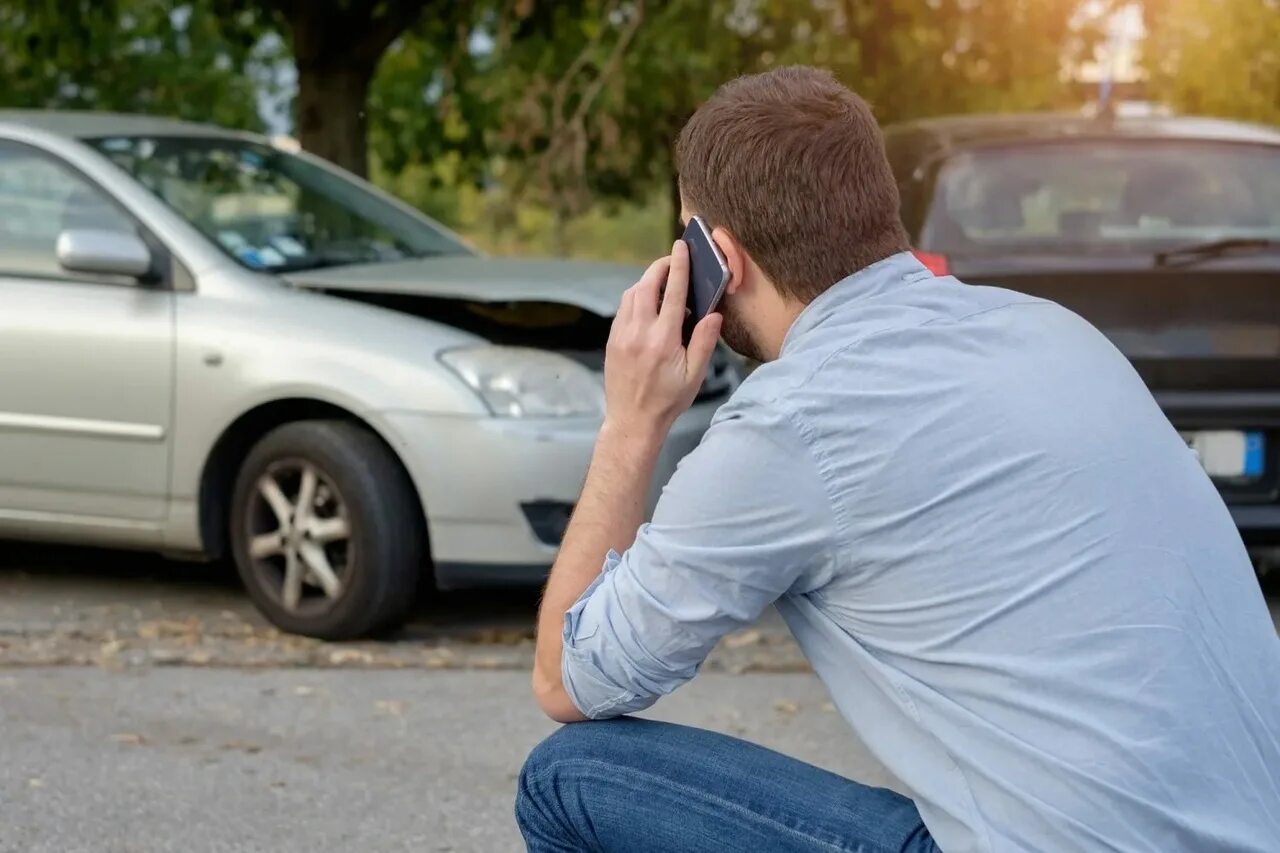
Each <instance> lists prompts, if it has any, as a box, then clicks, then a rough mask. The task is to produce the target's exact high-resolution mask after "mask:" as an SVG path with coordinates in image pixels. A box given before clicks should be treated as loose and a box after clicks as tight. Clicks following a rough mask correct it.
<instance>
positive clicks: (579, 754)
mask: <svg viewBox="0 0 1280 853" xmlns="http://www.w3.org/2000/svg"><path fill="white" fill-rule="evenodd" d="M629 722H630V721H629V720H627V719H626V718H620V719H616V720H597V721H588V722H583V723H569V724H568V725H564V726H561V727H560V728H558V729H556V730H555V731H554V732H552V733H551V734H550V735H548V736H547V737H546V738H545V739H544V740H543V741H542V742H541V743H539V744H538V745H537V746H535V747H534V748H533V751H532V752H530V753H529V756H528V757H527V758H526V759H525V762H524V766H523V767H521V768H520V790H521V792H524V791H526V790H528V789H529V786H530V783H532V782H533V781H534V780H535V779H539V778H542V777H545V776H547V775H549V774H554V773H555V772H556V769H557V767H563V766H564V765H565V764H566V763H570V762H573V761H581V760H584V759H585V760H590V759H596V760H600V759H604V758H606V756H607V753H608V752H609V750H610V749H611V747H616V746H617V745H618V744H619V743H620V742H621V741H622V740H623V739H624V737H625V728H626V726H627V724H628V723H629Z"/></svg>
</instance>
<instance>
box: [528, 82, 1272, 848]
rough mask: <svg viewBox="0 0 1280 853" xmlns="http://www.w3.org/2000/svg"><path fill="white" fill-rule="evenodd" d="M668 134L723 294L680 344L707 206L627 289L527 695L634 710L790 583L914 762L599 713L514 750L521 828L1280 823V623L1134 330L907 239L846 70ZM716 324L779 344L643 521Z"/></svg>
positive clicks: (924, 843) (1265, 835)
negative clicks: (1106, 328)
mask: <svg viewBox="0 0 1280 853" xmlns="http://www.w3.org/2000/svg"><path fill="white" fill-rule="evenodd" d="M677 160H678V167H679V172H680V189H681V194H682V198H683V201H684V206H685V211H684V213H685V215H686V216H688V215H692V214H698V215H700V216H702V217H703V218H704V219H705V220H706V221H707V223H708V224H709V225H711V226H713V227H714V231H713V236H714V239H715V240H716V242H717V244H718V245H719V246H720V248H721V249H722V250H723V252H724V255H725V258H726V259H727V261H728V265H729V267H730V269H731V271H732V276H733V277H732V282H731V284H730V285H729V289H728V295H727V297H726V298H725V301H724V305H723V317H715V316H711V317H708V318H707V319H705V320H703V321H702V322H701V323H700V324H699V326H698V327H697V329H696V330H695V333H694V336H693V339H692V341H691V343H690V344H689V346H688V349H687V350H686V349H684V348H683V347H682V346H681V341H680V326H681V319H682V315H683V310H684V298H685V292H686V277H687V266H688V259H687V256H686V253H685V251H684V249H683V247H682V246H681V244H679V243H677V244H676V246H675V247H674V248H673V250H672V254H671V256H670V258H664V259H662V260H660V261H658V262H657V263H655V264H654V265H653V266H651V267H650V268H649V270H648V272H646V273H645V275H644V277H643V278H642V279H641V280H640V281H639V282H638V283H637V284H636V285H635V286H634V287H633V288H631V290H630V291H628V292H627V294H626V296H625V297H624V298H623V301H622V305H621V307H620V309H619V312H618V316H617V319H616V320H615V321H614V325H613V331H612V333H611V335H610V339H609V345H608V352H607V357H606V362H605V394H606V398H607V402H606V415H605V419H604V426H603V428H602V430H601V432H600V437H599V439H598V442H597V445H596V449H595V456H594V458H593V460H592V463H591V467H590V471H589V473H588V475H587V481H586V484H585V486H584V489H583V493H582V497H581V500H580V502H579V504H578V507H577V511H576V513H575V515H574V517H573V520H572V523H571V524H570V526H569V529H568V531H567V533H566V535H565V538H564V543H563V546H562V548H561V552H560V554H559V556H558V558H557V560H556V564H555V566H554V568H553V570H552V573H551V577H550V580H549V581H548V583H547V589H546V593H545V598H544V601H543V606H542V611H541V614H540V616H539V624H538V642H537V661H536V665H535V671H534V676H533V681H534V690H535V693H536V696H537V699H538V701H539V703H540V704H541V706H542V708H543V709H544V710H545V711H546V712H547V713H548V714H550V715H551V716H552V717H553V718H555V719H556V720H558V721H561V722H566V723H574V721H579V720H583V719H587V718H590V719H594V720H605V719H607V718H616V717H618V716H619V715H622V714H626V713H630V712H633V711H638V710H641V709H643V708H646V707H648V706H649V705H651V704H652V703H653V702H654V701H655V700H656V699H657V698H658V697H659V696H661V695H663V694H665V693H668V692H670V691H671V690H673V689H675V688H676V687H677V686H679V685H680V684H681V683H683V682H684V681H686V680H688V679H689V678H692V677H693V675H694V674H695V673H696V672H697V668H698V666H699V664H700V663H701V662H702V661H703V659H704V658H705V656H706V655H707V653H708V652H709V651H710V649H711V648H712V646H714V645H715V643H716V641H717V640H718V639H719V638H720V637H722V636H724V635H725V634H726V633H727V632H729V631H731V630H733V629H735V628H738V627H740V626H743V625H746V624H749V623H750V622H751V621H752V620H754V619H755V618H756V617H757V616H758V615H759V614H760V613H761V611H762V610H763V609H764V608H765V607H767V606H768V605H770V604H775V605H776V606H777V608H778V610H779V611H781V613H782V615H783V616H784V617H785V619H786V621H787V623H788V625H789V627H790V628H791V630H792V632H793V633H794V634H795V637H796V639H797V640H798V642H799V643H800V646H801V648H802V649H803V650H804V652H805V654H806V656H807V657H808V659H809V660H810V661H811V662H812V664H813V667H814V670H815V671H816V672H817V674H818V676H819V677H820V678H821V679H822V680H823V682H824V683H825V684H826V686H827V688H828V690H829V691H830V692H831V695H832V698H833V699H834V700H835V703H836V705H837V706H838V708H839V710H840V712H841V714H842V715H843V716H844V717H845V719H846V720H847V721H848V722H849V724H850V725H851V726H852V727H853V728H854V730H855V731H856V732H857V734H858V735H859V736H860V737H861V738H862V739H863V740H864V741H865V742H866V743H867V744H868V746H869V747H870V748H871V750H872V751H873V752H874V753H875V754H876V755H877V756H878V757H879V759H880V760H881V761H882V762H883V763H884V764H885V765H886V766H887V767H888V769H889V770H890V771H892V772H893V773H894V774H895V775H896V777H897V778H898V779H900V780H901V782H902V783H903V785H904V786H905V788H906V789H907V790H909V791H910V792H911V798H910V799H908V798H907V797H904V796H901V795H899V794H897V793H894V792H892V791H888V790H883V789H874V788H868V787H865V786H862V785H859V784H857V783H856V782H853V781H850V780H847V779H842V778H840V777H838V776H835V775H832V774H830V773H826V772H824V771H821V770H819V769H817V768H814V767H810V766H808V765H805V764H803V763H801V762H798V761H795V760H792V759H789V758H786V757H783V756H781V755H778V754H776V753H773V752H770V751H768V750H765V749H763V748H760V747H757V746H753V745H750V744H747V743H744V742H742V741H739V740H736V739H733V738H729V737H725V736H721V735H717V734H713V733H709V732H703V731H698V730H694V729H688V728H683V727H678V726H673V725H668V724H662V723H656V722H650V721H642V720H633V719H625V718H624V719H612V720H609V721H607V722H589V723H587V722H584V723H574V724H572V725H568V726H565V727H564V728H562V729H561V730H560V731H559V732H557V733H556V734H555V735H553V736H552V737H550V738H549V739H548V740H547V741H545V742H544V743H543V744H542V745H540V746H539V747H538V748H537V749H536V750H535V751H534V752H533V754H532V755H531V756H530V757H529V759H528V761H527V762H526V764H525V767H524V770H523V771H522V774H521V778H520V785H519V793H518V799H517V803H516V813H517V817H518V820H519V822H520V826H521V829H522V831H523V832H524V835H525V838H526V840H527V843H528V845H529V849H530V850H534V851H550V850H557V851H560V850H627V851H650V850H653V851H658V850H661V851H683V850H690V851H692V850H699V851H701V850H726V851H728V850H735V851H754V850H770V851H772V850H788V851H790V850H796V851H800V850H805V851H807V850H824V851H825V850H860V851H887V850H893V851H900V850H912V851H916V850H935V849H942V850H945V851H947V852H948V853H959V851H973V850H979V851H995V850H1000V851H1003V850H1032V851H1086V850H1088V851H1092V850H1124V851H1148V850H1149V851H1164V853H1168V851H1225V850H1231V851H1277V850H1280V642H1278V641H1277V638H1276V634H1275V630H1274V628H1273V626H1272V624H1271V621H1270V619H1269V617H1268V614H1267V612H1266V607H1265V604H1264V602H1263V599H1262V596H1261V594H1260V592H1259V590H1258V586H1257V582H1256V579H1255V578H1254V575H1253V572H1252V570H1251V567H1250V564H1249V559H1248V557H1247V555H1246V553H1245V550H1244V548H1243V546H1242V544H1241V542H1240V538H1239V536H1238V534H1237V532H1236V530H1235V529H1234V527H1233V526H1232V522H1231V518H1230V517H1229V515H1228V513H1227V511H1226V509H1225V508H1224V506H1223V504H1222V501H1221V500H1220V499H1219V497H1218V495H1217V493H1216V491H1215V489H1214V487H1213V485H1212V484H1211V483H1210V481H1209V480H1208V478H1207V477H1206V476H1205V474H1204V473H1203V471H1202V470H1201V469H1200V467H1199V465H1198V464H1197V461H1196V458H1195V457H1194V455H1193V454H1192V453H1191V452H1190V451H1189V450H1188V449H1187V447H1186V446H1185V444H1184V443H1183V442H1182V440H1181V439H1180V438H1179V436H1178V434H1177V433H1176V432H1175V431H1174V430H1173V428H1172V427H1171V426H1170V425H1169V423H1168V421H1167V420H1166V419H1165V418H1164V416H1163V415H1162V413H1161V412H1160V410H1159V408H1158V407H1157V406H1156V404H1155V402H1154V401H1153V400H1152V398H1151V396H1150V394H1149V393H1148V392H1147V390H1146V388H1145V387H1144V386H1143V384H1142V382H1141V380H1140V379H1139V378H1138V376H1137V375H1136V374H1135V372H1134V371H1133V370H1132V369H1131V367H1130V365H1129V364H1128V362H1127V361H1126V360H1125V359H1124V357H1123V356H1121V355H1120V353H1119V352H1117V351H1116V350H1115V349H1114V348H1113V347H1112V346H1111V345H1110V343H1108V341H1107V340H1106V339H1105V338H1103V337H1102V336H1101V335H1100V334H1099V333H1098V332H1097V331H1096V330H1094V329H1093V328H1092V327H1091V326H1089V325H1088V324H1087V323H1085V322H1084V321H1082V320H1081V319H1080V318H1078V317H1076V316H1075V315H1074V314H1071V313H1070V312H1068V311H1066V310H1065V309H1063V308H1061V307H1059V306H1057V305H1054V304H1052V303H1049V302H1045V301H1043V300H1040V299H1034V298H1031V297H1028V296H1024V295H1021V294H1018V293H1012V292H1009V291H1006V290H999V289H994V288H986V287H970V286H965V285H963V284H961V283H960V282H957V281H956V280H954V279H952V278H949V277H942V278H937V277H934V276H933V275H931V274H930V273H929V272H928V271H927V270H925V269H924V267H923V266H921V265H920V264H919V263H917V262H916V261H915V259H914V258H913V257H912V256H911V255H910V254H909V253H908V252H907V244H906V239H905V237H904V233H903V230H902V228H901V226H900V225H899V223H898V218H897V207H898V198H897V193H896V190H895V187H894V183H893V179H892V177H891V175H890V170H889V166H888V164H887V162H886V161H885V156H884V151H883V144H882V141H881V137H880V133H879V130H878V129H877V127H876V124H875V121H874V119H873V118H872V117H871V114H870V112H869V111H868V109H867V106H866V105H865V104H864V103H863V102H862V101H861V100H859V99H858V98H857V96H855V95H854V94H853V93H851V92H849V91H848V90H846V89H844V88H843V87H841V86H840V85H838V84H837V83H836V82H835V81H834V80H833V79H832V78H831V77H830V76H828V75H826V74H824V73H822V72H819V71H815V70H811V69H804V68H789V69H782V70H779V71H775V72H771V73H768V74H763V75H759V76H755V77H746V78H742V79H739V80H736V81H734V82H732V83H729V84H727V85H726V86H724V87H723V88H721V89H720V91H719V92H717V93H716V95H715V96H714V97H713V98H712V99H711V100H710V101H708V102H707V103H706V104H705V105H704V106H703V107H702V108H701V109H699V110H698V112H697V114H695V115H694V116H693V118H692V119H691V120H690V121H689V124H688V125H687V126H686V127H685V128H684V130H683V132H682V133H681V136H680V139H679V143H678V146H677ZM664 284H665V296H662V295H661V294H662V292H663V287H664ZM721 333H722V334H723V336H724V339H725V340H726V341H727V342H728V343H729V344H730V345H731V346H732V347H733V348H735V349H736V350H738V351H739V352H741V353H744V354H746V355H749V356H751V357H753V358H756V359H758V360H760V361H762V362H764V364H763V365H762V366H761V367H760V368H759V369H758V370H756V371H755V372H754V373H753V374H752V375H751V376H750V377H749V378H748V379H747V380H746V381H745V382H744V383H743V385H742V386H741V387H740V388H739V389H738V391H737V392H736V393H735V394H734V396H733V398H732V399H731V400H730V401H729V402H728V403H726V404H725V405H724V406H723V408H722V409H721V410H720V412H719V413H718V415H717V416H716V419H715V422H714V423H713V424H712V426H711V428H710V430H709V431H708V432H707V434H706V437H705V438H704V439H703V442H702V444H701V445H700V446H699V447H698V448H697V450H695V451H694V452H693V453H692V454H690V455H689V456H688V457H687V458H686V459H685V460H684V461H683V462H682V463H681V465H680V467H679V469H678V470H677V472H676V473H675V475H674V476H673V477H672V479H671V482H670V483H669V484H668V485H667V487H666V489H665V490H664V492H663V494H662V498H661V500H660V501H659V503H658V506H657V509H656V510H655V513H654V517H653V521H652V523H650V524H644V525H642V524H641V522H642V520H643V517H642V516H643V512H644V501H645V494H646V490H647V488H648V486H649V481H650V478H651V475H652V473H653V470H654V461H655V459H656V458H657V455H658V452H659V447H660V446H661V444H662V441H663V438H664V436H665V434H666V432H667V429H668V427H669V426H670V425H671V423H672V422H673V421H674V420H675V419H676V418H677V417H678V416H679V415H680V413H681V412H682V411H683V410H684V408H685V407H686V406H687V405H688V404H689V402H690V401H691V400H692V398H693V396H694V394H695V391H696V388H697V387H698V384H699V382H700V381H701V379H702V376H703V372H704V370H705V367H706V363H707V359H708V357H709V354H710V353H711V350H712V348H713V346H714V342H715V339H716V338H717V336H718V335H719V334H721ZM619 554H620V555H621V556H618V555H619ZM602 564H603V571H602V568H601V567H602ZM832 748H833V749H837V748H839V744H832Z"/></svg>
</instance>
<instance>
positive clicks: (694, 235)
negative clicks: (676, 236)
mask: <svg viewBox="0 0 1280 853" xmlns="http://www.w3.org/2000/svg"><path fill="white" fill-rule="evenodd" d="M681 239H683V240H684V242H685V245H687V246H688V247H689V305H688V307H689V314H688V316H686V317H685V323H684V342H685V343H686V344H688V343H689V337H690V336H691V335H692V334H693V327H694V326H696V325H698V321H699V320H701V319H702V318H703V317H705V316H707V315H708V314H710V313H711V312H712V311H715V310H716V309H717V308H719V307H720V300H721V299H722V298H723V297H724V289H725V287H726V285H728V284H729V265H728V264H726V263H725V261H724V255H722V254H720V248H719V247H718V246H716V244H715V241H713V240H712V239H711V231H710V230H709V229H708V228H707V223H705V222H703V221H702V219H701V218H700V217H697V216H691V217H689V224H688V226H687V227H686V228H685V229H684V237H682V238H681Z"/></svg>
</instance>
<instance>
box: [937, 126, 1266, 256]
mask: <svg viewBox="0 0 1280 853" xmlns="http://www.w3.org/2000/svg"><path fill="white" fill-rule="evenodd" d="M1233 237H1240V238H1265V239H1280V148H1271V147H1266V146H1256V145H1242V144H1231V143H1203V142H1194V143H1193V142H1176V141H1167V142H1142V143H1139V142H1124V141H1117V142H1110V141H1083V140H1082V141H1076V142H1068V143H1062V144H1046V143H1040V144H1030V145H1026V146H1024V147H1021V148H1018V147H1009V146H1000V147H996V148H981V149H974V150H969V151H965V152H961V153H959V154H957V155H955V156H953V157H952V158H951V159H949V160H948V161H947V162H946V164H945V165H944V166H943V168H942V170H941V172H940V173H939V175H938V179H937V182H936V183H935V189H934V193H933V198H932V203H931V204H930V207H929V212H928V217H927V221H926V225H925V228H924V235H923V239H922V241H921V246H922V248H925V249H927V250H929V251H935V252H943V253H947V254H957V255H960V254H982V253H988V252H990V253H994V252H1057V251H1070V252H1134V251H1141V252H1149V251H1150V252H1154V251H1161V250H1165V249H1169V248H1173V247H1176V246H1182V245H1187V244H1191V243H1198V242H1202V241H1209V240H1216V239H1225V238H1233Z"/></svg>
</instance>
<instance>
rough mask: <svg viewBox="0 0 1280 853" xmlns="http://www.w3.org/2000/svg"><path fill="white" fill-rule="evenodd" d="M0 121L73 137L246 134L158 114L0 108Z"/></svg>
mask: <svg viewBox="0 0 1280 853" xmlns="http://www.w3.org/2000/svg"><path fill="white" fill-rule="evenodd" d="M0 124H18V125H22V126H24V127H32V128H37V129H39V130H44V131H47V132H49V133H56V134H58V135H60V136H69V137H72V138H74V139H91V138H94V137H99V136H206V137H221V138H225V139H241V138H244V136H245V135H246V134H244V133H241V132H239V131H234V130H228V129H226V128H221V127H217V126H215V125H211V124H198V123H196V122H191V121H180V120H178V119H171V118H160V117H158V116H144V115H129V114H126V113H103V112H89V111H81V110H0Z"/></svg>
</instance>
